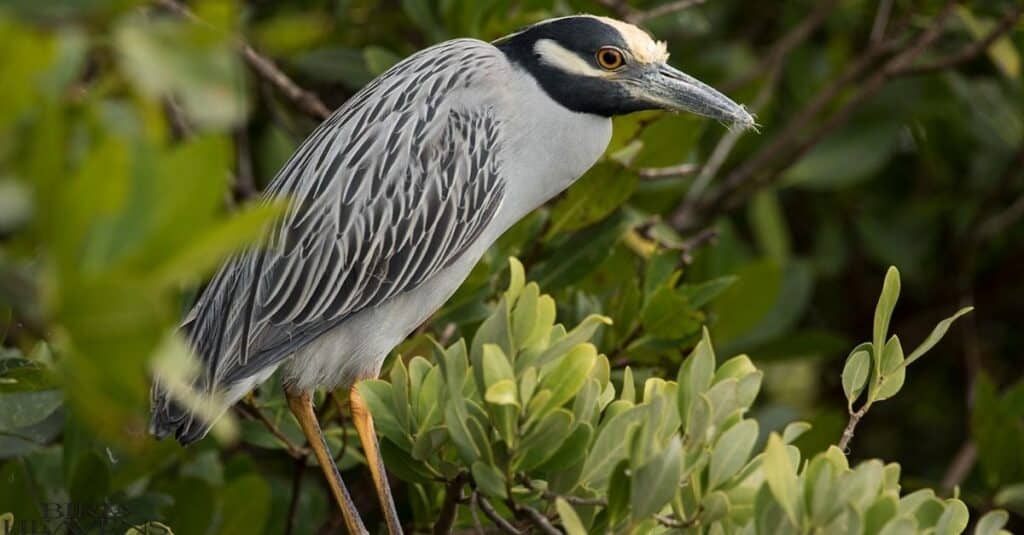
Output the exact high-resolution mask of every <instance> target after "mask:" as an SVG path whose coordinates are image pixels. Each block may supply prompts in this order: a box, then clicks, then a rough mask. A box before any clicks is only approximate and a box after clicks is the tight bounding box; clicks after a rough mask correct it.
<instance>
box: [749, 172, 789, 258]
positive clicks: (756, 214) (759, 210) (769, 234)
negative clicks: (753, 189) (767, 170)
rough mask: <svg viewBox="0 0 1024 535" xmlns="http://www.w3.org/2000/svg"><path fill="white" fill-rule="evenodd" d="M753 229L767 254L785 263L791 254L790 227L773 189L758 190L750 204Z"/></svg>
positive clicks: (759, 243)
mask: <svg viewBox="0 0 1024 535" xmlns="http://www.w3.org/2000/svg"><path fill="white" fill-rule="evenodd" d="M749 217H750V224H751V229H752V230H753V231H754V237H755V238H756V239H757V242H758V245H760V247H761V250H762V251H763V252H764V254H765V256H767V257H768V258H771V259H772V260H774V261H775V262H777V263H778V264H780V265H781V264H785V263H786V262H787V261H788V260H789V255H790V248H791V246H790V239H789V227H788V225H787V224H786V217H785V214H784V213H783V210H782V206H781V204H780V203H779V197H778V194H777V193H776V192H775V191H773V190H763V191H760V192H758V193H757V194H756V195H755V196H754V198H753V200H752V201H751V204H750V210H749Z"/></svg>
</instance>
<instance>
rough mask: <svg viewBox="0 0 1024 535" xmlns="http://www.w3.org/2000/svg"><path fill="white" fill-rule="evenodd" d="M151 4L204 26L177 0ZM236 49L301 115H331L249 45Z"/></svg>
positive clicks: (320, 103) (275, 65) (165, 0)
mask: <svg viewBox="0 0 1024 535" xmlns="http://www.w3.org/2000/svg"><path fill="white" fill-rule="evenodd" d="M153 2H154V3H155V4H156V5H158V6H160V7H162V8H164V9H166V10H168V11H171V12H172V13H175V14H177V15H179V16H181V17H184V18H186V19H188V20H191V21H193V22H197V23H203V24H205V22H203V21H202V20H201V19H199V17H197V16H196V14H195V13H193V12H192V10H190V9H189V8H188V7H187V6H186V5H184V4H182V3H181V2H179V1H178V0H153ZM238 48H239V51H240V52H241V53H242V57H243V58H245V61H246V63H248V64H249V67H250V68H251V69H252V70H253V71H255V72H256V74H257V75H259V76H260V77H261V78H263V79H264V80H266V81H267V82H269V83H270V84H272V85H273V86H274V87H276V88H277V90H278V91H280V92H281V94H283V95H284V96H285V97H287V98H288V100H290V101H292V103H293V104H295V106H296V107H297V108H298V109H299V110H301V111H302V112H303V113H305V114H306V115H309V116H310V117H313V118H314V119H319V120H324V119H326V118H327V117H328V116H329V115H330V114H331V110H330V109H329V108H328V107H327V106H326V105H325V104H324V103H323V101H322V100H320V97H318V96H317V95H316V94H315V93H313V92H312V91H308V90H306V89H303V88H302V87H300V86H299V85H298V84H296V83H295V82H294V81H293V80H292V79H291V78H289V77H288V75H287V74H285V73H284V71H282V70H281V69H280V68H279V67H278V66H277V64H275V63H274V62H273V61H272V60H270V59H269V58H267V57H266V56H263V55H262V54H260V53H259V52H257V51H256V49H254V48H253V47H252V46H251V45H250V44H249V43H247V42H245V41H244V40H242V39H239V40H238Z"/></svg>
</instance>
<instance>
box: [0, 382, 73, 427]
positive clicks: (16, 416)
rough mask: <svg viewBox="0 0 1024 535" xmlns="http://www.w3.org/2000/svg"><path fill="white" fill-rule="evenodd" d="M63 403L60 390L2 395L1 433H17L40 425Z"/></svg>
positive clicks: (0, 398)
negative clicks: (24, 428) (21, 429)
mask: <svg viewBox="0 0 1024 535" xmlns="http://www.w3.org/2000/svg"><path fill="white" fill-rule="evenodd" d="M63 402H64V394H63V393H62V392H61V391H60V390H39V391H35V392H4V393H0V431H15V430H17V429H19V428H22V427H28V426H30V425H32V424H36V423H39V422H41V421H43V420H45V419H46V417H47V416H49V415H51V414H53V411H55V410H57V409H58V408H59V407H60V406H61V404H62V403H63Z"/></svg>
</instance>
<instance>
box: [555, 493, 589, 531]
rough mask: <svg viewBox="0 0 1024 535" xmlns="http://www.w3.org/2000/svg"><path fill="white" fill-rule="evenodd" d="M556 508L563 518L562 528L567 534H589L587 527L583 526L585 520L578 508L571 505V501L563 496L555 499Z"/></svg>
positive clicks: (559, 515)
mask: <svg viewBox="0 0 1024 535" xmlns="http://www.w3.org/2000/svg"><path fill="white" fill-rule="evenodd" d="M555 510H557V511H558V517H559V518H561V519H562V528H564V529H565V533H566V535H586V534H587V530H586V528H584V527H583V521H582V520H580V517H579V515H577V514H576V510H575V509H573V508H572V506H571V505H569V502H567V501H565V499H563V498H557V499H555Z"/></svg>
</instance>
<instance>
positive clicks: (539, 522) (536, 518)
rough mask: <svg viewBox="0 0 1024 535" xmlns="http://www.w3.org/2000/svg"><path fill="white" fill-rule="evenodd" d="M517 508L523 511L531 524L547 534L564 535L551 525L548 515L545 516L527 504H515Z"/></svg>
mask: <svg viewBox="0 0 1024 535" xmlns="http://www.w3.org/2000/svg"><path fill="white" fill-rule="evenodd" d="M515 505H516V510H517V511H518V512H520V513H522V515H523V516H525V517H526V519H527V520H529V521H530V523H531V524H533V525H534V526H536V527H537V529H539V530H540V531H541V532H542V533H546V534H547V535H562V532H561V531H558V529H557V528H555V526H553V525H551V521H550V520H548V517H546V516H544V515H543V514H542V513H541V512H540V511H538V510H536V509H534V508H533V507H530V506H529V505H526V504H515Z"/></svg>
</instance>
